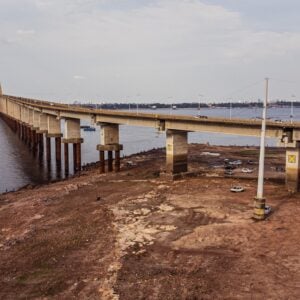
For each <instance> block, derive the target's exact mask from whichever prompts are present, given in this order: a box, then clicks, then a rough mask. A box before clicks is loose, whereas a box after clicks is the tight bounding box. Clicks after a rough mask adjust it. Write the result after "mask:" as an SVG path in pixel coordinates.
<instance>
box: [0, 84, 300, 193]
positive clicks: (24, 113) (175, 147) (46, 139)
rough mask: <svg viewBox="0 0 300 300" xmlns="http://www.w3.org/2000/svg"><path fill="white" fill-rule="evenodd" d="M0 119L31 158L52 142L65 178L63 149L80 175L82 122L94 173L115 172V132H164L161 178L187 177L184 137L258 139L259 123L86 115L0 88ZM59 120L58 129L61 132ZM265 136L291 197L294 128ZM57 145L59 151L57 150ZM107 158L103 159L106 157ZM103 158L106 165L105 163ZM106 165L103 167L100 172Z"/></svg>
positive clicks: (295, 185)
mask: <svg viewBox="0 0 300 300" xmlns="http://www.w3.org/2000/svg"><path fill="white" fill-rule="evenodd" d="M0 116H1V117H2V118H3V120H5V121H6V122H7V124H8V125H9V126H10V127H11V128H12V129H13V130H14V131H15V132H16V133H17V134H18V135H19V137H20V138H21V139H22V140H23V141H24V142H25V143H26V144H28V145H29V146H30V147H31V149H32V151H33V152H34V153H37V152H38V153H39V154H40V155H43V153H44V146H45V145H46V159H47V162H48V163H50V161H51V139H52V138H53V139H55V159H56V164H57V166H61V165H62V148H63V149H64V155H63V158H64V166H65V172H66V174H67V173H68V172H69V144H72V145H73V159H74V162H73V165H74V170H75V171H76V172H77V171H80V170H81V144H82V143H83V142H84V140H83V138H82V137H81V131H80V121H81V120H86V121H88V122H90V123H91V124H94V125H95V124H96V125H98V126H100V127H101V135H100V137H99V142H100V143H99V145H97V149H95V150H97V151H99V161H100V172H102V173H105V171H106V170H107V171H108V172H111V171H113V170H115V171H116V172H118V171H120V151H122V150H123V145H121V144H120V143H119V126H120V125H131V126H145V127H152V128H155V129H157V130H159V131H165V132H166V172H167V173H168V174H172V175H174V174H178V173H183V172H187V171H188V133H189V132H213V133H222V134H232V135H242V136H257V137H259V136H260V133H261V121H260V120H252V119H226V118H215V117H214V118H211V117H209V118H199V117H193V116H178V115H165V114H153V113H152V114H149V113H140V112H134V113H133V112H125V111H116V110H104V109H91V108H84V107H79V106H74V105H67V104H59V103H55V102H49V101H42V100H37V99H28V98H24V97H16V96H12V95H6V94H3V92H2V88H1V86H0ZM61 120H64V129H63V132H62V130H61ZM266 136H267V137H271V138H276V139H277V140H278V146H281V147H285V148H286V185H287V188H288V189H289V190H290V191H292V192H296V191H298V189H299V170H300V147H299V145H300V122H295V123H290V122H275V121H267V129H266ZM62 144H63V145H64V146H63V147H62ZM106 153H107V155H106ZM106 156H107V163H106V160H105V157H106ZM106 165H107V167H106Z"/></svg>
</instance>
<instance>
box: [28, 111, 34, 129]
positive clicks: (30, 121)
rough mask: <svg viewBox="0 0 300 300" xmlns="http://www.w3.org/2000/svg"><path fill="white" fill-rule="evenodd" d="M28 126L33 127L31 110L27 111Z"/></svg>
mask: <svg viewBox="0 0 300 300" xmlns="http://www.w3.org/2000/svg"><path fill="white" fill-rule="evenodd" d="M28 124H29V126H31V127H33V110H32V109H28Z"/></svg>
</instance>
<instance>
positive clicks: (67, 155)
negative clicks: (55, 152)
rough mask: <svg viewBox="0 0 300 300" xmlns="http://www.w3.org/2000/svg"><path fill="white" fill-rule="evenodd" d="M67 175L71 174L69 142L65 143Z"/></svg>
mask: <svg viewBox="0 0 300 300" xmlns="http://www.w3.org/2000/svg"><path fill="white" fill-rule="evenodd" d="M64 159H65V175H68V174H69V144H68V143H64Z"/></svg>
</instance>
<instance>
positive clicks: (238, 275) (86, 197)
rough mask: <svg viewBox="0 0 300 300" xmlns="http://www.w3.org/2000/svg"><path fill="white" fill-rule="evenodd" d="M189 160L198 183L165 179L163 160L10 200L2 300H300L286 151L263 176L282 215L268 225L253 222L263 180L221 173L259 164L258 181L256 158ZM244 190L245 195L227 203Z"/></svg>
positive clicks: (294, 206) (138, 162) (1, 217)
mask: <svg viewBox="0 0 300 300" xmlns="http://www.w3.org/2000/svg"><path fill="white" fill-rule="evenodd" d="M216 151H218V152H219V153H221V155H220V156H219V157H214V156H212V155H211V154H210V153H211V152H216ZM189 152H190V157H191V159H190V160H191V166H190V167H191V169H192V170H198V171H199V169H200V171H201V176H200V177H196V178H190V179H183V180H181V181H176V182H171V181H163V180H161V179H160V178H159V177H158V173H159V171H160V168H161V166H162V165H163V162H164V159H165V153H164V152H163V151H158V150H157V151H150V152H148V153H141V154H138V155H134V156H131V157H129V158H127V159H126V160H124V161H123V162H122V165H121V173H118V174H115V173H109V174H106V175H102V174H99V173H98V167H97V166H96V167H91V169H90V171H85V172H83V173H82V175H81V176H79V177H74V178H72V179H70V180H67V181H63V182H57V183H54V184H50V185H48V186H43V187H36V188H34V189H30V188H28V189H24V190H22V191H19V192H16V193H10V194H6V195H2V196H1V197H0V228H1V230H0V255H1V260H0V298H1V299H32V298H37V299H46V298H48V299H50V298H53V299H73V298H75V299H122V300H123V299H125V300H127V299H130V300H131V299H259V300H260V299H292V300H293V299H295V300H296V299H299V293H300V287H299V279H300V263H299V262H300V245H299V235H300V231H299V230H300V226H299V222H300V221H299V213H300V196H299V195H289V194H288V193H287V192H286V191H285V189H284V173H283V172H275V171H274V170H273V169H272V168H273V167H275V166H279V167H283V166H284V163H285V152H284V150H279V149H267V165H266V176H267V177H269V178H272V177H273V178H278V179H280V180H281V183H280V182H279V183H274V182H271V181H267V183H266V187H265V193H266V198H267V203H268V204H270V205H272V207H273V210H274V213H273V214H272V215H271V216H270V217H269V218H268V219H267V221H265V222H261V223H255V222H253V221H252V219H251V216H252V212H253V209H252V199H253V196H254V195H255V189H256V178H255V174H254V175H249V176H248V175H243V177H245V178H244V179H241V178H224V177H223V173H221V171H220V169H219V168H217V167H216V166H218V165H219V164H220V162H222V161H223V160H224V158H230V159H241V160H242V161H243V164H244V166H246V165H247V164H246V162H247V160H248V159H251V160H253V161H254V165H252V167H253V168H255V171H256V169H257V158H258V151H257V149H254V148H243V147H239V148H229V147H219V148H211V147H207V146H196V145H191V146H190V149H189ZM208 153H209V154H208ZM129 161H130V162H132V163H130V164H128V163H129ZM235 172H236V174H241V173H239V170H235ZM251 178H253V179H251ZM235 184H242V185H244V187H245V188H246V190H245V192H244V193H242V194H233V193H230V191H229V188H230V187H231V186H232V185H235Z"/></svg>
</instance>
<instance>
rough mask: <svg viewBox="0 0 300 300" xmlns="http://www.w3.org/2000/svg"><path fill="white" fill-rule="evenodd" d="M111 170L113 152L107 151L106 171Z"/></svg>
mask: <svg viewBox="0 0 300 300" xmlns="http://www.w3.org/2000/svg"><path fill="white" fill-rule="evenodd" d="M112 170H113V153H112V151H107V171H108V172H112Z"/></svg>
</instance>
